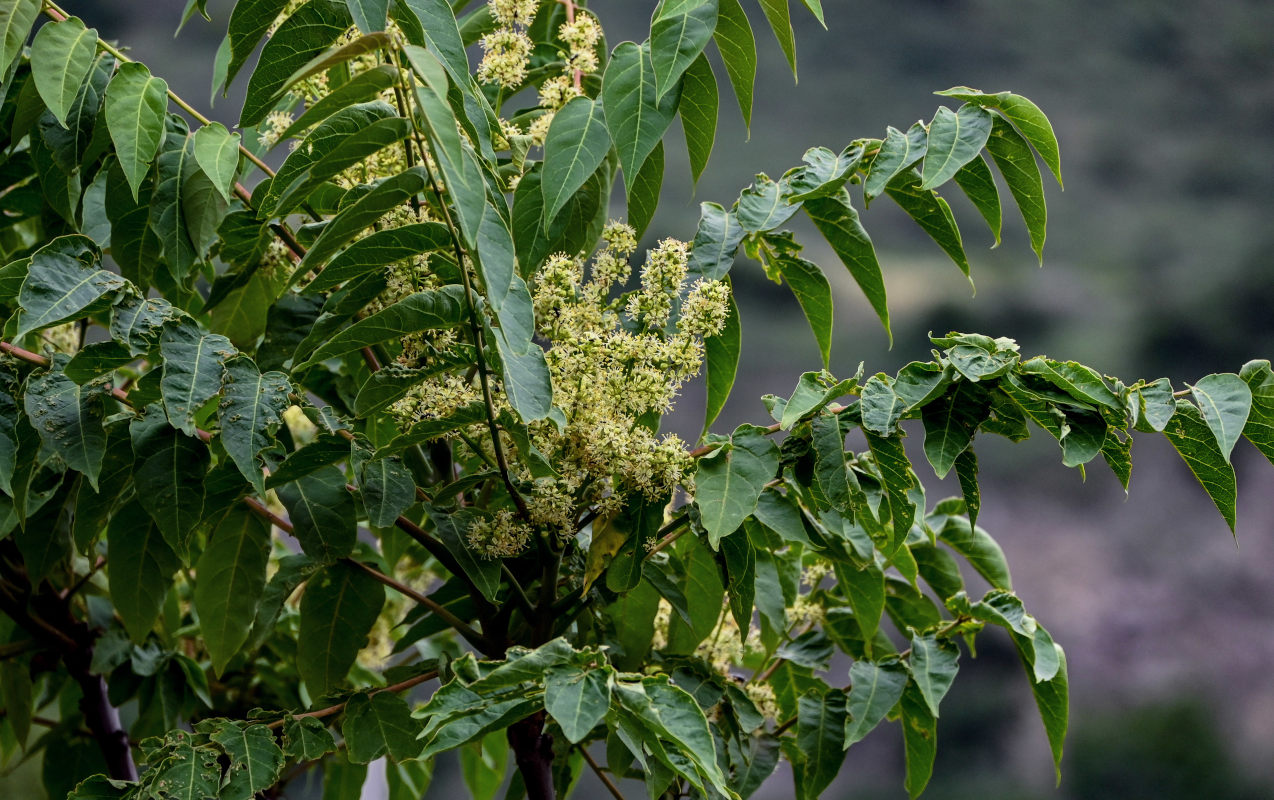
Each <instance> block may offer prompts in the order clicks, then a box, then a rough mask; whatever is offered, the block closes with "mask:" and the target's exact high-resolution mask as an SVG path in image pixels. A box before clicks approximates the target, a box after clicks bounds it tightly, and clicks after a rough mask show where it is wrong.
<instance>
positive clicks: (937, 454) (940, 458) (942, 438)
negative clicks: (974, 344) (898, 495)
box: [923, 381, 1096, 478]
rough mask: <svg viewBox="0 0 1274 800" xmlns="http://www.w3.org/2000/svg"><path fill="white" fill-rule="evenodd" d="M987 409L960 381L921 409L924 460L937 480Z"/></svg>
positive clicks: (981, 396) (982, 397)
mask: <svg viewBox="0 0 1274 800" xmlns="http://www.w3.org/2000/svg"><path fill="white" fill-rule="evenodd" d="M988 405H989V403H988V401H987V398H986V392H985V391H984V390H982V389H980V388H979V387H978V384H976V383H972V382H971V381H961V382H960V383H957V384H956V385H955V386H954V387H952V388H951V390H950V391H948V392H947V394H946V395H944V396H943V397H942V399H941V400H939V401H937V402H934V403H930V404H929V405H927V406H925V407H924V412H923V420H924V425H925V457H926V458H928V459H929V464H930V465H931V466H932V467H933V471H934V473H935V474H936V475H937V476H938V477H939V478H943V477H945V476H946V474H947V473H948V472H950V471H951V467H953V466H954V465H955V461H956V457H957V456H959V455H960V454H961V453H963V452H964V450H965V448H967V447H968V446H969V444H970V443H971V442H972V441H973V434H974V432H975V431H976V430H977V427H978V425H979V424H980V423H981V422H982V420H983V419H984V418H985V417H986V413H987V408H988ZM1094 455H1096V454H1095V453H1094Z"/></svg>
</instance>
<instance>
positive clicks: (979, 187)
mask: <svg viewBox="0 0 1274 800" xmlns="http://www.w3.org/2000/svg"><path fill="white" fill-rule="evenodd" d="M955 182H956V185H957V186H959V187H960V191H962V192H964V195H965V197H967V198H969V202H971V203H973V207H974V208H976V209H977V210H978V213H979V214H981V215H982V219H984V220H986V224H987V227H989V228H990V229H991V235H992V236H994V237H995V244H993V245H991V246H992V247H999V245H1000V223H1001V213H1000V190H999V189H998V188H996V186H995V177H994V176H993V175H991V168H990V167H989V166H987V163H986V159H985V158H983V157H982V156H978V157H977V158H975V159H973V160H972V161H970V162H969V163H968V164H965V165H964V166H963V167H961V168H960V169H959V171H958V172H956V174H955Z"/></svg>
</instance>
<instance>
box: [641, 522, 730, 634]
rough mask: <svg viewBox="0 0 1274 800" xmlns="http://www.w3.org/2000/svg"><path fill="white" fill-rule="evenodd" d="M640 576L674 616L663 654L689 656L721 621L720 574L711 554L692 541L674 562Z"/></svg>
mask: <svg viewBox="0 0 1274 800" xmlns="http://www.w3.org/2000/svg"><path fill="white" fill-rule="evenodd" d="M644 574H645V575H646V576H647V579H648V580H650V581H651V583H652V584H654V586H655V588H656V589H658V590H659V593H660V594H661V595H663V596H664V599H666V600H667V601H668V602H669V604H671V605H672V608H673V611H674V612H676V616H675V617H673V618H672V620H671V621H670V622H669V626H668V644H667V646H666V647H665V648H664V651H665V652H668V653H674V654H678V655H689V654H691V653H693V652H694V651H695V648H696V647H698V646H699V643H700V642H702V641H703V640H704V639H706V638H708V636H709V635H711V633H712V631H713V630H714V629H715V628H716V626H717V622H718V621H719V620H720V618H721V612H722V609H721V605H722V602H721V601H722V600H724V599H725V586H724V585H722V583H721V570H720V568H719V567H718V566H717V562H716V558H715V557H714V556H713V553H712V551H711V550H710V549H708V548H707V547H705V546H704V545H703V543H702V542H701V541H699V540H697V539H696V540H694V541H692V542H690V543H688V544H686V545H683V546H682V547H681V548H680V549H679V551H678V558H677V559H676V560H675V561H670V562H669V563H668V564H667V565H661V567H660V568H651V569H647V570H645V571H644ZM691 598H693V602H691Z"/></svg>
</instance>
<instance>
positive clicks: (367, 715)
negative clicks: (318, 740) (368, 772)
mask: <svg viewBox="0 0 1274 800" xmlns="http://www.w3.org/2000/svg"><path fill="white" fill-rule="evenodd" d="M420 729H421V724H420V722H419V721H417V720H416V719H414V718H413V717H412V715H411V709H410V708H408V707H407V703H406V701H404V700H403V699H402V698H401V697H399V696H398V695H396V694H393V693H392V692H376V693H375V694H372V695H370V696H369V695H367V694H363V693H359V694H356V695H354V696H353V697H351V698H350V699H349V701H348V703H347V704H346V706H345V720H344V721H343V722H342V723H341V735H342V736H344V737H345V744H346V746H347V747H348V749H349V760H350V761H353V762H354V763H355V764H368V763H370V762H372V761H375V760H376V759H378V758H380V757H381V756H384V755H388V756H389V757H390V758H391V759H393V760H394V761H404V760H406V759H409V758H414V757H415V756H416V755H417V754H419V753H420V751H421V749H422V746H421V745H420V744H418V743H417V742H416V736H417V735H418V734H419V733H420Z"/></svg>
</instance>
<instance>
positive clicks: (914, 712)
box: [899, 683, 938, 800]
mask: <svg viewBox="0 0 1274 800" xmlns="http://www.w3.org/2000/svg"><path fill="white" fill-rule="evenodd" d="M899 705H900V708H901V709H902V741H903V752H904V754H905V757H906V762H907V778H906V780H905V781H904V784H905V785H906V787H907V793H908V794H909V795H911V798H912V800H915V798H917V797H919V796H920V794H921V793H922V792H923V791H924V790H925V786H927V785H928V783H929V778H930V777H932V776H933V760H934V756H936V755H937V753H938V720H937V719H936V718H935V717H934V716H933V714H932V713H931V712H930V711H929V707H928V705H927V704H926V703H925V698H924V696H923V695H921V693H920V690H919V689H918V688H916V685H915V684H914V683H912V684H908V685H907V688H906V690H904V691H903V693H902V700H901V701H900V703H899Z"/></svg>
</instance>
